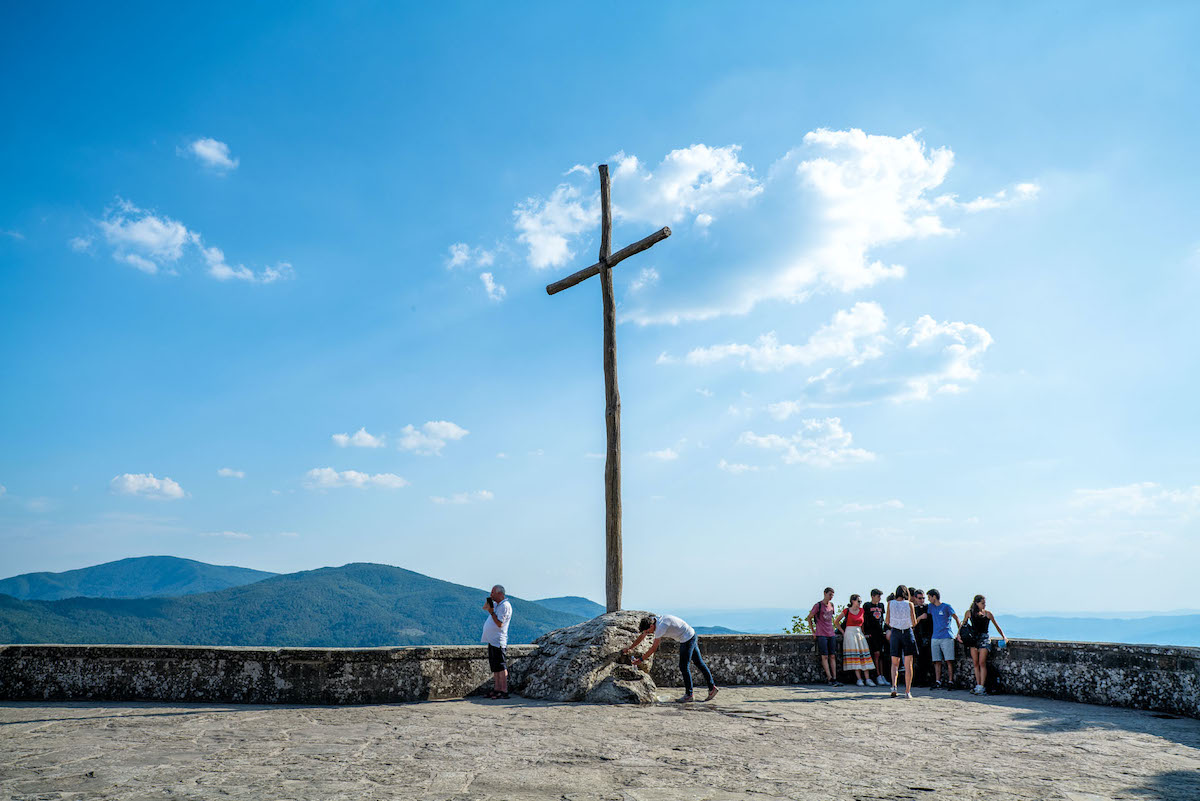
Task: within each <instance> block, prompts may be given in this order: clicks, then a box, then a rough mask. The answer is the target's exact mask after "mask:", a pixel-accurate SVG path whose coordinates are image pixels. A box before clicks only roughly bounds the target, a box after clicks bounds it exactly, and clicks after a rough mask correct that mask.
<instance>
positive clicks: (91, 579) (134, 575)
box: [0, 556, 276, 601]
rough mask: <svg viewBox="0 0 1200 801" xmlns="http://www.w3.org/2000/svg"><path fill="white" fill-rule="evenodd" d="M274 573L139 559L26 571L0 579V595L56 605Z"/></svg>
mask: <svg viewBox="0 0 1200 801" xmlns="http://www.w3.org/2000/svg"><path fill="white" fill-rule="evenodd" d="M274 575H276V574H275V573H266V572H264V571H262V570H251V569H250V568H248V567H229V566H225V565H210V564H206V563H204V562H197V561H195V560H193V559H180V558H179V557H176V556H137V557H133V558H130V559H119V560H117V561H116V562H106V563H104V564H102V565H94V566H92V567H84V568H80V569H79V570H68V571H66V572H63V573H25V574H24V575H20V576H13V577H12V578H6V579H0V593H3V594H5V595H11V596H13V597H14V598H20V599H22V600H26V601H57V600H61V599H63V598H76V597H78V596H81V595H82V596H87V597H89V598H148V597H151V596H176V595H191V594H193V593H198V592H215V591H217V590H224V589H227V588H229V587H238V586H241V585H243V584H250V583H251V582H255V581H262V580H263V579H266V578H270V577H271V576H274Z"/></svg>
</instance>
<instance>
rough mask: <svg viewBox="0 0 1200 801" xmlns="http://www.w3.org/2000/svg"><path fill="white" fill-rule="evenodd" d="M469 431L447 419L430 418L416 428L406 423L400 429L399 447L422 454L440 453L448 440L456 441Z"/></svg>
mask: <svg viewBox="0 0 1200 801" xmlns="http://www.w3.org/2000/svg"><path fill="white" fill-rule="evenodd" d="M469 433H471V432H469V431H467V430H466V429H465V428H463V427H462V426H459V425H456V424H455V423H451V422H450V421H448V420H430V421H429V422H427V423H425V424H424V425H423V426H421V428H420V429H417V428H416V427H415V426H412V425H406V426H405V427H404V428H403V429H401V431H400V440H399V447H400V450H402V451H412V452H413V453H419V454H424V455H439V456H440V455H441V453H442V448H444V447H445V446H446V443H447V442H448V441H458V440H460V439H462V438H463V437H465V436H466V435H467V434H469Z"/></svg>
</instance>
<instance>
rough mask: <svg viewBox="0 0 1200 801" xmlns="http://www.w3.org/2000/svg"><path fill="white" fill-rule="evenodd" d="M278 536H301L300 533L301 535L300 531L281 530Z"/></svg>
mask: <svg viewBox="0 0 1200 801" xmlns="http://www.w3.org/2000/svg"><path fill="white" fill-rule="evenodd" d="M278 536H280V537H299V536H300V535H299V533H297V532H295V531H281V532H279V534H278Z"/></svg>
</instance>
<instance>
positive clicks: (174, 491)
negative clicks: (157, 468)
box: [109, 473, 187, 500]
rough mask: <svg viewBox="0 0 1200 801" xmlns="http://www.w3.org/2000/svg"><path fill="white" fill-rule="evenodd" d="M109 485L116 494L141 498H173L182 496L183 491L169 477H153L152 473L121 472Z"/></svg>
mask: <svg viewBox="0 0 1200 801" xmlns="http://www.w3.org/2000/svg"><path fill="white" fill-rule="evenodd" d="M109 486H110V487H111V489H112V491H113V492H114V493H116V494H117V495H137V496H141V497H143V498H158V499H163V500H174V499H178V498H182V497H183V496H184V495H186V494H187V493H185V492H184V491H183V487H181V486H179V484H178V483H176V482H175V481H174V480H172V479H170V478H166V477H163V478H155V476H154V474H153V473H122V474H121V475H119V476H115V477H114V478H113V480H112V481H111V482H109Z"/></svg>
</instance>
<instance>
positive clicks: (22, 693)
mask: <svg viewBox="0 0 1200 801" xmlns="http://www.w3.org/2000/svg"><path fill="white" fill-rule="evenodd" d="M700 641H701V649H702V651H703V653H704V658H705V660H706V662H707V663H708V665H709V667H710V668H711V669H712V671H713V674H714V676H715V678H716V680H717V683H718V684H722V685H733V684H806V683H810V682H817V681H821V680H822V679H823V678H824V677H823V674H822V673H821V670H820V667H819V666H818V664H817V658H816V651H815V647H814V646H815V644H814V642H813V640H812V638H811V637H805V636H797V635H783V634H781V635H769V634H764V635H757V634H756V635H744V634H740V635H732V634H731V635H712V636H701V638H700ZM532 651H533V646H529V645H514V646H510V648H509V656H510V658H511V659H513V660H515V659H520V658H521V657H523V656H525V655H526V654H529V653H531V652H532ZM961 652H962V649H961V647H960V648H959V653H960V658H959V660H958V663H957V666H956V679H957V684H958V686H960V687H963V688H967V687H969V686H970V684H971V683H972V682H971V676H972V672H971V667H970V664H969V662H968V661H967V659H966V657H965V655H962V653H961ZM839 661H840V660H839ZM677 663H678V651H677V649H676V647H675V646H674V645H673V644H671V643H669V642H667V643H664V646H663V648H662V649H661V650H660V651H659V654H658V655H657V656H655V658H654V665H653V667H652V669H651V675H652V676H653V678H654V680H655V682H656V683H657V684H658V685H659V686H663V687H678V686H679V685H680V684H681V683H682V681H681V678H680V675H679V669H678V665H677ZM990 668H991V674H992V678H991V680H990V681H989V689H992V690H996V691H999V692H1004V693H1014V694H1018V695H1039V696H1045V697H1049V698H1058V699H1063V700H1068V701H1080V702H1083V703H1091V704H1104V705H1109V706H1124V707H1131V708H1135V709H1145V710H1149V711H1153V712H1165V713H1170V714H1176V715H1186V716H1189V717H1195V718H1200V649H1198V648H1176V647H1169V646H1155V645H1117V644H1104V643H1064V642H1048V641H1041V640H1009V641H1008V648H1006V649H1003V650H1000V651H995V652H993V656H992V659H991V661H990ZM844 678H845V677H843V679H844ZM490 686H491V673H490V671H489V669H488V665H487V656H486V651H485V649H484V647H483V646H419V647H409V648H206V647H194V646H131V645H9V646H0V701H43V700H46V701H67V700H87V701H190V702H220V703H249V704H379V703H396V702H402V701H423V700H429V699H435V698H459V697H463V696H466V695H470V694H472V693H477V692H481V691H483V690H486V689H488V688H489V687H490ZM880 689H881V690H882V689H883V688H880Z"/></svg>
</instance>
